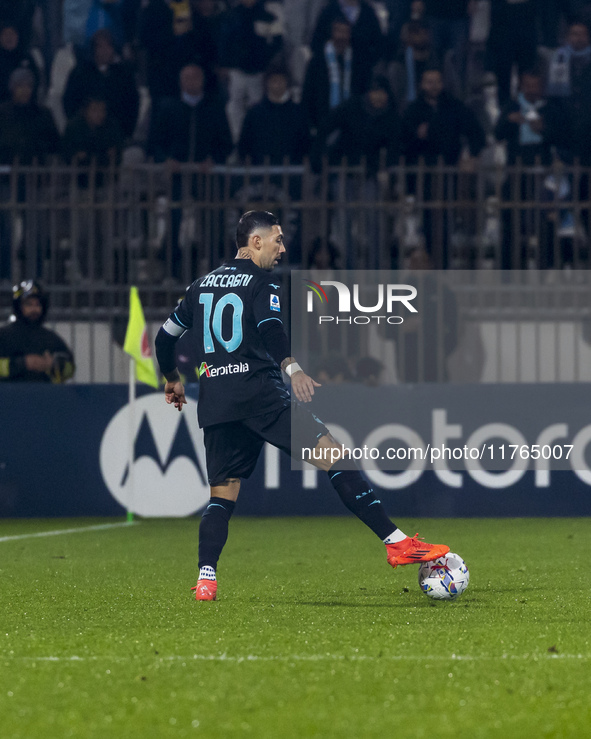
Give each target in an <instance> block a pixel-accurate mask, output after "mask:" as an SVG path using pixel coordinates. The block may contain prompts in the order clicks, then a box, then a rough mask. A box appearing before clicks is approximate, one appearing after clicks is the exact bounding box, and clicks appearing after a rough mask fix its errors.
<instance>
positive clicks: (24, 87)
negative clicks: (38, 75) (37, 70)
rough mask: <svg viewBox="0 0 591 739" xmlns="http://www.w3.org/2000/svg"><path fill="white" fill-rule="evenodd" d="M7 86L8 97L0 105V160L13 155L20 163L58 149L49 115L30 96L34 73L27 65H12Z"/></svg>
mask: <svg viewBox="0 0 591 739" xmlns="http://www.w3.org/2000/svg"><path fill="white" fill-rule="evenodd" d="M9 88H10V93H11V99H10V100H9V101H7V102H4V103H2V104H1V105H0V162H2V163H10V162H12V161H13V160H14V158H15V157H17V158H18V159H19V161H20V162H21V163H22V164H31V162H32V161H33V160H34V159H37V160H38V161H39V162H41V163H42V162H43V160H44V158H45V157H46V156H47V155H48V154H55V153H57V151H58V150H59V144H60V137H59V133H58V132H57V129H56V127H55V123H54V121H53V117H52V115H51V113H50V112H49V110H47V108H44V107H41V106H40V105H38V104H37V103H36V101H35V99H34V97H33V93H34V89H35V77H34V75H33V73H32V72H31V70H30V69H16V70H15V71H14V72H13V73H12V74H11V75H10V82H9Z"/></svg>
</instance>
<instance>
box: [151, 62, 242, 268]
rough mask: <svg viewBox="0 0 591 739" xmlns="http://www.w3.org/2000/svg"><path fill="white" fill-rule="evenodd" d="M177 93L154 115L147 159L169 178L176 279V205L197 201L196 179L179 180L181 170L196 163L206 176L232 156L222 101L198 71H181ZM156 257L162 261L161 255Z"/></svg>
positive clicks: (179, 211)
mask: <svg viewBox="0 0 591 739" xmlns="http://www.w3.org/2000/svg"><path fill="white" fill-rule="evenodd" d="M180 88H181V94H180V96H179V97H178V98H175V99H173V98H167V99H165V100H163V101H162V102H161V104H160V106H159V108H158V109H157V110H156V111H155V114H154V118H153V121H152V128H151V133H150V141H149V142H148V153H149V154H150V155H151V156H153V157H154V159H155V160H156V161H157V162H166V163H167V166H168V169H169V171H170V173H171V174H172V187H171V195H172V200H173V201H174V202H175V204H176V206H175V207H173V208H172V234H171V242H170V243H171V251H170V260H171V265H170V267H171V269H172V273H173V274H174V276H175V277H180V270H181V262H182V251H181V246H180V243H179V234H180V230H181V222H182V216H183V213H182V207H179V204H180V203H182V202H183V201H186V200H188V199H191V200H199V198H200V197H202V195H200V192H199V182H198V177H197V176H196V175H185V176H183V175H181V173H180V169H181V167H180V165H181V163H183V162H191V163H196V164H200V165H201V167H200V168H201V169H202V170H203V171H207V170H208V169H209V168H210V166H211V165H212V164H213V163H218V164H221V163H223V162H225V160H226V159H227V157H228V156H229V155H230V152H231V151H232V135H231V133H230V128H229V126H228V119H227V118H226V111H225V109H224V104H223V101H222V100H221V99H220V98H219V97H218V96H217V95H215V94H213V93H212V92H209V91H208V90H207V87H206V84H205V71H204V69H203V67H200V66H199V65H197V64H189V65H187V66H186V67H183V69H182V70H181V72H180ZM160 256H161V257H163V258H164V257H165V256H166V255H165V249H164V250H163V251H162V252H161V254H160Z"/></svg>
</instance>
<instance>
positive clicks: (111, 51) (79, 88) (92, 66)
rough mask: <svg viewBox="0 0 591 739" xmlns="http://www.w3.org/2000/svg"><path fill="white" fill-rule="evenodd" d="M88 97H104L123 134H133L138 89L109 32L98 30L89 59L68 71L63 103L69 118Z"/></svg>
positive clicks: (74, 114)
mask: <svg viewBox="0 0 591 739" xmlns="http://www.w3.org/2000/svg"><path fill="white" fill-rule="evenodd" d="M88 97H99V98H101V99H103V100H105V101H106V103H107V110H108V113H109V115H110V116H111V117H113V118H116V119H117V121H118V123H119V125H120V127H121V130H122V131H123V134H124V136H125V137H127V138H129V137H131V136H132V134H133V132H134V129H135V125H136V123H137V117H138V113H139V104H140V103H139V93H138V90H137V87H136V84H135V79H134V76H133V71H132V70H131V68H130V67H129V66H128V64H127V63H126V62H122V61H119V60H118V59H117V56H116V53H115V46H114V44H113V39H112V37H111V33H110V32H109V31H107V30H101V31H97V32H96V33H95V34H94V36H93V37H92V59H91V60H83V61H80V62H79V63H78V64H77V65H76V66H75V67H74V69H73V70H72V71H71V73H70V76H69V77H68V82H67V84H66V89H65V91H64V97H63V106H64V112H65V114H66V117H67V118H68V120H72V119H73V118H74V117H75V116H76V115H77V114H78V113H79V112H80V109H81V107H82V105H83V104H84V103H85V101H86V100H87V99H88Z"/></svg>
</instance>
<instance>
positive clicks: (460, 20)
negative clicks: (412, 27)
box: [425, 0, 472, 88]
mask: <svg viewBox="0 0 591 739" xmlns="http://www.w3.org/2000/svg"><path fill="white" fill-rule="evenodd" d="M471 5H472V2H471V0H425V19H426V21H427V23H428V24H429V26H430V28H431V34H432V37H433V50H434V53H435V56H436V58H437V60H438V63H439V64H440V66H442V67H443V65H444V63H445V55H446V53H447V52H448V51H449V50H450V49H451V50H453V57H454V66H455V68H456V71H457V74H458V77H459V78H460V80H461V83H462V88H463V86H464V84H465V82H466V80H465V76H466V57H467V52H468V36H469V33H470V15H469V12H468V11H469V9H470V6H471Z"/></svg>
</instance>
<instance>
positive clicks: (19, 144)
mask: <svg viewBox="0 0 591 739" xmlns="http://www.w3.org/2000/svg"><path fill="white" fill-rule="evenodd" d="M9 88H10V93H11V99H10V100H8V101H5V102H3V103H1V104H0V163H2V164H12V162H13V161H14V159H15V158H18V160H19V162H21V163H22V164H25V165H27V164H32V163H33V161H34V160H35V159H36V160H37V161H38V162H39V163H40V164H43V163H44V160H45V159H46V157H47V156H48V155H49V154H54V153H56V152H57V151H58V149H59V143H60V140H59V134H58V132H57V129H56V127H55V123H54V122H53V118H52V116H51V113H50V112H49V111H48V110H47V109H46V108H42V107H41V106H39V105H37V103H36V102H35V99H34V97H33V93H34V88H35V78H34V76H33V73H32V72H31V70H30V69H15V70H14V72H13V73H12V74H11V75H10V82H9ZM32 179H33V181H34V178H30V177H28V178H27V177H25V176H23V175H21V176H20V177H18V178H17V179H16V182H11V179H9V178H8V177H7V176H4V177H2V178H0V202H2V203H6V202H7V201H9V200H13V201H14V199H16V200H17V201H18V202H19V203H25V202H26V201H27V187H29V188H30V187H31V186H32V185H33V183H32V182H31V180H32ZM15 185H16V186H15ZM43 217H44V214H39V213H33V214H31V213H27V212H26V210H25V211H24V212H21V213H20V214H19V216H18V217H17V216H16V211H15V210H14V206H11V209H10V210H9V209H0V278H9V277H10V274H11V264H12V261H13V257H14V253H15V251H16V246H17V245H16V243H13V239H17V238H18V234H19V231H20V234H21V238H32V239H34V238H36V237H35V236H31V235H30V233H29V232H28V231H29V229H31V228H34V227H35V226H36V225H37V226H38V224H39V223H40V221H41V219H43ZM17 222H18V226H17V225H16V223H17ZM19 226H20V228H19ZM37 267H38V265H37V264H36V265H35V267H33V270H35V269H37Z"/></svg>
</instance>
